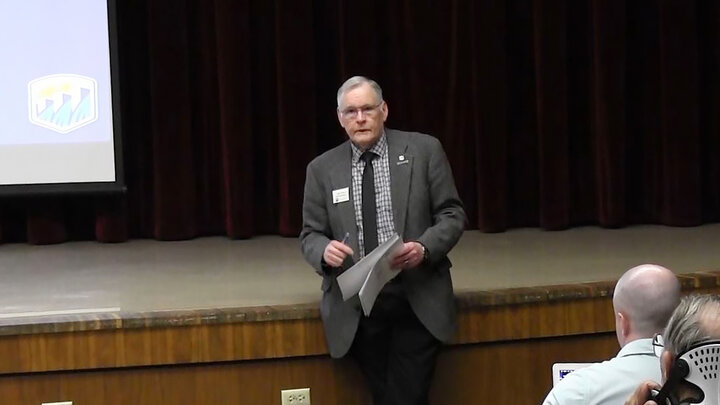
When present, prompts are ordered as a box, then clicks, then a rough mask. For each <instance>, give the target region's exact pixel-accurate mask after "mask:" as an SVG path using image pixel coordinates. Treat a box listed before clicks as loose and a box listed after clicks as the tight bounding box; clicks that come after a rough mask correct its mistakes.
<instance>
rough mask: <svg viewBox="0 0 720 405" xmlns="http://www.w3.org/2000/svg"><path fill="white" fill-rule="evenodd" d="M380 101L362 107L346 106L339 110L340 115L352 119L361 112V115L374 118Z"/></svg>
mask: <svg viewBox="0 0 720 405" xmlns="http://www.w3.org/2000/svg"><path fill="white" fill-rule="evenodd" d="M382 103H383V102H382V101H381V102H380V103H378V104H376V105H365V106H362V107H348V108H346V109H344V110H342V111H340V116H341V117H342V118H343V119H346V120H354V119H355V118H357V117H358V115H359V114H360V113H362V115H363V117H369V118H374V117H375V116H376V115H377V113H378V108H379V107H380V106H381V105H382Z"/></svg>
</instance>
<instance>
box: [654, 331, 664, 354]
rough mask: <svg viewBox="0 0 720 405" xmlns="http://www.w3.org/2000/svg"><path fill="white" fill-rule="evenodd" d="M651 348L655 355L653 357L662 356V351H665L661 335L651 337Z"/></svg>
mask: <svg viewBox="0 0 720 405" xmlns="http://www.w3.org/2000/svg"><path fill="white" fill-rule="evenodd" d="M652 346H653V353H654V354H655V356H657V357H660V355H662V352H663V350H665V339H663V337H662V335H661V334H659V333H656V334H655V336H653V339H652Z"/></svg>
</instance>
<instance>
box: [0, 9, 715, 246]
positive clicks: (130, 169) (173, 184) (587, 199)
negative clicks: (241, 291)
mask: <svg viewBox="0 0 720 405" xmlns="http://www.w3.org/2000/svg"><path fill="white" fill-rule="evenodd" d="M117 11H118V20H119V21H118V26H119V38H118V42H119V55H120V61H119V62H120V69H119V78H120V83H121V85H120V91H121V103H122V104H121V106H120V107H121V112H122V115H121V119H122V129H123V132H122V136H123V144H124V145H123V153H124V158H123V159H124V161H123V166H124V170H125V177H126V182H127V193H126V194H124V195H122V196H108V195H103V196H97V195H96V196H92V195H91V196H88V195H80V196H77V195H76V196H53V197H22V198H13V199H3V200H0V242H6V243H7V242H27V243H33V244H47V243H60V242H65V241H70V240H98V241H100V242H122V241H125V240H128V239H130V238H155V239H159V240H179V239H188V238H193V237H197V236H205V235H225V236H227V237H231V238H248V237H252V236H254V235H262V234H277V235H283V236H295V235H297V233H298V232H299V229H300V226H301V222H302V212H301V208H302V193H303V185H304V179H305V167H306V165H307V163H308V162H309V161H310V160H311V159H312V158H314V157H315V156H317V155H318V154H320V153H322V152H324V151H325V150H328V149H329V148H331V147H333V146H335V145H337V144H339V143H340V142H343V141H344V140H345V135H344V133H343V131H342V129H341V128H340V126H339V125H338V122H337V117H336V113H335V109H336V98H335V97H336V94H335V93H336V91H337V87H338V86H339V85H340V84H341V83H342V82H343V81H344V80H345V79H347V78H348V77H350V76H352V75H357V74H362V75H366V76H369V77H372V78H374V79H376V80H377V81H378V82H379V83H380V84H381V85H382V86H383V90H384V95H385V99H386V100H387V102H388V105H389V118H388V122H387V125H388V126H389V127H392V128H398V129H406V130H416V131H422V132H427V133H430V134H432V135H434V136H436V137H438V138H439V139H440V140H441V141H442V142H443V145H444V146H445V150H446V152H447V154H448V157H449V159H450V162H451V165H452V168H453V173H454V176H455V179H456V183H457V186H458V191H459V193H460V195H461V197H462V198H463V200H464V201H465V203H466V206H467V212H468V217H469V228H470V229H479V230H482V231H485V232H502V231H505V230H507V229H511V228H515V227H528V226H529V227H541V228H543V229H547V230H561V229H567V228H568V227H573V226H583V225H599V226H603V227H622V226H627V225H631V224H665V225H671V226H693V225H698V224H702V223H708V222H717V221H718V220H720V163H719V160H718V159H717V156H718V154H719V153H720V122H719V120H720V118H718V116H719V114H718V113H717V112H718V108H719V107H720V99H719V98H720V79H719V76H718V74H719V73H720V72H719V71H720V31H719V30H720V29H719V28H718V24H717V22H718V21H720V4H718V3H717V2H705V1H700V0H690V1H688V0H608V1H604V0H577V1H575V0H573V1H569V0H561V1H548V0H495V1H481V2H476V1H465V0H449V1H446V2H437V1H432V0H414V1H413V0H389V1H388V0H371V1H364V2H356V1H349V0H298V1H284V0H272V1H268V0H126V1H122V2H118V10H117Z"/></svg>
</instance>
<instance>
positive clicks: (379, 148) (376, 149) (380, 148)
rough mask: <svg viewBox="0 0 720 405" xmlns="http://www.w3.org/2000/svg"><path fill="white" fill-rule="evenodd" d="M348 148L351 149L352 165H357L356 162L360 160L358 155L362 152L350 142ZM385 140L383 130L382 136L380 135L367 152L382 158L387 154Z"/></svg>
mask: <svg viewBox="0 0 720 405" xmlns="http://www.w3.org/2000/svg"><path fill="white" fill-rule="evenodd" d="M350 147H351V148H352V161H353V163H357V162H358V160H360V155H362V154H363V151H362V150H360V148H358V147H357V146H355V144H354V143H352V142H350ZM387 148H388V146H387V138H386V137H385V129H383V131H382V135H380V139H378V141H377V142H375V144H374V145H373V146H371V147H369V148H368V149H367V150H369V151H370V152H373V153H375V154H376V155H378V156H383V155H384V154H385V153H386V152H387Z"/></svg>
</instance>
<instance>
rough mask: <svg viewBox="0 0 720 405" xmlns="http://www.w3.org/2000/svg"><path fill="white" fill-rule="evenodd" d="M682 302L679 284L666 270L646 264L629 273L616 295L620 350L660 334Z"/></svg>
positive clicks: (622, 279)
mask: <svg viewBox="0 0 720 405" xmlns="http://www.w3.org/2000/svg"><path fill="white" fill-rule="evenodd" d="M679 301H680V283H679V282H678V280H677V277H676V276H675V274H674V273H673V272H672V271H670V270H668V269H666V268H665V267H662V266H658V265H655V264H643V265H640V266H637V267H633V268H632V269H630V270H628V271H626V272H625V274H623V275H622V277H620V279H619V280H618V282H617V284H616V285H615V292H614V294H613V309H614V311H615V333H616V335H617V339H618V343H619V344H620V347H624V346H625V345H626V344H627V343H630V342H632V341H633V340H637V339H642V338H651V337H653V335H655V334H656V333H661V332H662V331H663V329H664V328H665V325H666V324H667V322H668V319H669V318H670V315H671V314H672V313H673V310H675V307H677V305H678V302H679Z"/></svg>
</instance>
